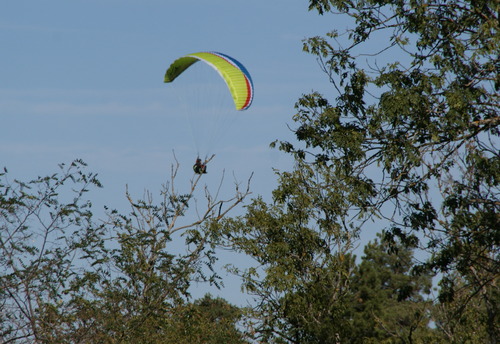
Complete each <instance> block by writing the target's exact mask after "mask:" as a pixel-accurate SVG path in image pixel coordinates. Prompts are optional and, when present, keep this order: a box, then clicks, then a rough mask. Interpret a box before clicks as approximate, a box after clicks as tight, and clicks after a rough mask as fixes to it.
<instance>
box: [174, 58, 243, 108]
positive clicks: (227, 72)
mask: <svg viewBox="0 0 500 344" xmlns="http://www.w3.org/2000/svg"><path fill="white" fill-rule="evenodd" d="M197 61H203V62H205V63H207V64H208V65H210V66H211V67H212V68H214V69H215V70H216V71H217V72H218V73H219V74H220V75H221V76H222V78H223V79H224V81H225V82H226V85H227V87H228V88H229V91H230V92H231V96H232V97H233V100H234V105H235V106H236V110H246V109H248V107H250V104H252V100H253V83H252V78H251V77H250V74H249V73H248V71H247V70H246V68H245V67H244V66H243V65H242V64H241V63H240V62H238V61H237V60H235V59H233V58H232V57H230V56H227V55H224V54H221V53H216V52H203V53H194V54H189V55H186V56H183V57H181V58H179V59H177V60H175V61H174V62H173V63H172V64H171V65H170V67H169V68H168V69H167V72H166V73H165V82H172V81H174V80H175V78H177V77H178V76H179V75H181V74H182V73H183V72H184V71H185V70H186V69H188V68H189V67H190V66H191V65H192V64H193V63H195V62H197Z"/></svg>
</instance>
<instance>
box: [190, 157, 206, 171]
mask: <svg viewBox="0 0 500 344" xmlns="http://www.w3.org/2000/svg"><path fill="white" fill-rule="evenodd" d="M193 171H194V173H196V174H204V173H207V165H206V164H204V163H202V162H201V159H200V158H196V162H195V164H194V165H193Z"/></svg>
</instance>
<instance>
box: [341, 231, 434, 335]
mask: <svg viewBox="0 0 500 344" xmlns="http://www.w3.org/2000/svg"><path fill="white" fill-rule="evenodd" d="M379 238H380V240H381V241H380V242H378V240H375V241H374V242H372V243H369V244H368V245H366V246H365V249H364V256H363V258H362V261H361V263H360V264H359V266H358V268H357V269H356V270H355V274H354V277H353V281H352V282H351V288H352V290H353V299H352V304H351V307H352V310H351V312H352V313H351V319H352V333H351V335H350V338H349V343H383V342H391V343H431V342H436V341H437V339H438V338H439V337H438V335H437V334H436V333H435V332H436V331H433V330H431V328H430V321H431V311H432V309H433V301H432V299H431V298H430V294H431V287H432V276H431V275H413V274H412V273H411V268H412V267H413V259H414V257H413V252H412V250H411V249H408V248H407V247H404V246H403V245H401V244H399V243H398V244H397V245H395V246H393V247H392V248H390V247H389V245H388V244H387V242H385V241H384V239H383V236H382V235H381V234H380V235H379Z"/></svg>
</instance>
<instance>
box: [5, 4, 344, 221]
mask: <svg viewBox="0 0 500 344" xmlns="http://www.w3.org/2000/svg"><path fill="white" fill-rule="evenodd" d="M307 7H308V2H307V1H305V0H304V1H299V0H272V1H264V0H254V1H243V0H211V1H206V0H197V1H195V0H185V1H171V0H120V1H119V0H98V1H96V0H71V1H68V0H45V1H39V0H15V1H3V3H2V10H1V11H0V47H1V53H0V61H1V63H0V118H1V125H0V167H3V166H6V167H7V168H8V169H9V172H10V174H11V178H14V177H15V178H19V179H23V180H26V179H30V178H34V177H36V176H37V175H47V174H50V173H52V172H54V171H56V170H57V164H58V163H61V162H70V161H72V160H73V159H75V158H81V159H83V160H84V161H85V162H87V163H88V164H89V167H88V169H89V170H90V171H94V172H97V173H98V174H99V176H100V179H101V181H102V182H103V184H104V188H103V189H102V190H97V191H94V192H92V194H91V195H90V198H91V199H93V201H94V203H95V206H96V207H102V205H104V204H106V205H109V206H110V207H114V208H120V207H123V206H125V198H124V192H125V185H127V184H128V186H129V188H130V190H131V192H132V193H133V194H135V195H136V196H138V197H139V196H141V195H142V192H143V190H144V189H149V190H151V191H152V192H153V193H154V192H155V190H158V189H159V187H160V186H161V184H162V183H164V182H165V181H167V180H168V178H169V173H170V166H171V164H172V162H173V158H172V151H175V154H176V156H177V159H178V161H179V163H180V164H181V170H180V176H181V177H180V180H179V182H180V183H181V184H182V183H184V185H186V183H187V181H188V180H189V179H190V178H191V177H192V171H191V166H192V164H193V162H194V159H195V157H196V148H195V147H194V146H193V142H192V139H191V138H192V136H190V134H189V128H188V126H187V125H186V120H185V118H183V117H182V116H179V114H178V111H176V104H175V98H173V97H172V96H171V94H170V93H169V90H170V89H169V88H168V85H165V84H164V83H163V74H164V72H165V70H166V68H167V67H168V65H169V63H171V62H172V61H173V60H174V59H176V58H177V57H179V56H182V55H184V54H187V53H192V52H197V51H212V50H213V51H220V52H224V53H227V54H228V55H230V56H233V57H234V58H236V59H238V60H239V61H240V62H242V63H243V64H244V65H245V66H246V68H247V69H248V70H249V72H250V73H251V74H252V78H253V82H254V86H255V97H254V102H253V104H252V107H251V108H250V109H249V110H247V111H245V112H244V113H241V114H238V115H239V117H238V118H237V119H236V120H235V121H234V122H233V123H232V124H231V130H228V132H227V133H225V134H224V135H222V137H221V139H220V140H219V142H218V143H217V147H216V148H215V149H214V151H213V153H215V154H216V157H215V159H214V160H213V162H212V163H211V165H210V166H209V174H208V175H207V176H204V180H205V182H206V183H207V185H208V187H217V186H218V182H219V180H220V176H221V174H222V171H223V170H224V171H226V176H230V178H227V179H228V181H227V182H228V183H229V187H231V180H232V179H233V178H234V179H236V180H237V181H243V182H244V181H246V179H247V178H248V176H249V175H250V173H251V172H254V177H253V182H252V191H253V195H254V196H256V195H263V196H264V197H265V198H268V197H269V196H270V191H271V190H272V189H273V188H274V187H275V186H276V179H275V176H274V174H273V168H277V169H287V168H289V167H290V163H291V162H290V160H289V159H288V157H286V156H285V155H283V154H282V153H280V152H278V151H277V150H272V149H270V148H269V143H270V142H272V141H274V140H275V139H290V138H291V137H292V135H291V133H290V130H289V129H288V128H287V124H292V120H291V117H292V115H293V114H294V103H295V101H296V100H297V99H298V98H299V97H300V95H301V94H303V93H308V92H310V91H311V90H313V89H314V90H319V91H322V92H326V93H328V92H332V94H331V96H332V97H334V96H336V95H335V94H334V93H333V91H334V90H333V88H331V87H329V86H328V83H327V81H328V80H327V77H326V76H325V75H324V74H323V73H322V72H321V71H320V68H319V66H318V64H317V62H316V60H315V58H314V56H312V55H308V54H306V53H304V52H302V42H301V41H302V39H304V38H307V37H311V36H315V35H324V34H325V33H326V32H327V31H330V30H332V29H339V30H342V29H343V27H342V25H343V24H341V22H339V21H337V19H335V17H333V16H324V17H321V16H319V15H318V14H317V13H315V12H308V10H307ZM240 115H241V116H240ZM233 176H235V177H233ZM99 209H100V208H99ZM238 212H241V210H239V211H236V212H235V213H233V215H236V214H237V213H238Z"/></svg>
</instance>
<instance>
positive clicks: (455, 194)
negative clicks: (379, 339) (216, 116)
mask: <svg viewBox="0 0 500 344" xmlns="http://www.w3.org/2000/svg"><path fill="white" fill-rule="evenodd" d="M310 9H315V10H318V12H319V13H320V14H322V15H326V14H327V13H329V12H331V13H334V11H338V12H337V13H336V14H337V15H345V16H347V17H349V18H351V20H352V23H353V28H352V29H349V30H347V32H345V34H343V33H339V32H336V31H333V32H330V33H328V34H327V35H326V37H313V38H310V39H307V40H305V41H304V50H305V51H307V52H309V53H311V54H314V55H315V56H316V57H317V58H318V61H319V62H320V65H321V67H322V68H323V70H324V71H325V73H327V76H328V78H329V80H330V81H331V83H332V85H333V87H334V89H335V90H336V91H337V92H338V95H337V97H336V98H335V99H327V98H326V97H324V96H323V95H321V94H320V93H318V92H313V93H311V94H307V95H304V96H303V97H302V98H301V99H300V100H299V101H298V103H297V110H298V113H297V115H296V116H295V117H294V120H295V121H296V123H297V128H296V129H295V134H296V137H297V139H298V141H299V142H301V143H303V146H302V147H300V146H297V145H293V144H291V143H289V142H280V143H279V147H280V149H282V150H284V151H285V152H289V153H291V154H293V156H294V157H295V159H296V160H298V161H301V163H302V164H309V165H311V166H313V165H321V166H325V168H328V169H329V170H330V171H331V174H332V175H334V176H336V177H337V178H336V179H333V180H332V182H331V183H329V184H328V186H329V189H330V190H331V191H330V192H331V193H334V194H338V195H342V199H343V202H344V204H342V208H343V209H344V210H345V211H346V212H352V211H356V213H359V214H360V215H361V216H362V220H368V219H383V220H384V221H386V223H387V239H388V241H389V242H390V241H391V240H393V241H396V238H399V239H400V240H401V241H402V242H403V243H404V244H405V245H408V247H415V248H419V249H422V250H423V251H425V252H426V253H427V257H428V259H427V260H426V261H425V262H424V263H422V264H420V265H418V266H416V267H415V269H414V271H415V272H421V271H426V270H427V269H429V268H430V269H433V270H435V271H436V272H441V273H443V283H442V284H441V286H442V288H441V295H440V301H441V302H447V301H452V300H454V297H462V300H461V302H462V303H463V304H464V305H466V304H467V303H468V302H469V300H470V299H471V298H475V300H476V302H480V303H482V304H483V306H484V308H482V309H483V310H484V312H485V313H486V314H485V316H484V317H482V319H486V320H485V322H484V323H483V325H484V326H486V328H487V331H488V335H489V341H490V342H495V338H498V337H500V332H499V327H498V323H500V322H499V321H498V308H499V306H498V298H495V297H493V296H494V295H497V293H498V292H497V290H498V286H497V283H498V276H499V261H500V260H499V258H500V257H499V241H500V236H499V231H498V228H500V216H499V215H498V210H499V208H500V200H499V182H500V168H499V167H500V154H499V153H498V152H499V139H498V136H499V134H500V132H499V129H498V128H499V124H500V117H499V111H498V110H499V94H498V90H499V89H500V79H499V75H500V73H499V69H500V61H499V55H498V51H500V35H499V33H498V28H499V17H498V14H499V13H500V11H499V10H500V4H499V3H498V1H488V0H481V1H465V0H464V1H458V0H455V1H447V2H442V1H385V0H368V1H354V2H351V1H342V0H314V1H310ZM374 39H376V42H377V44H376V45H374V44H370V43H371V42H372V41H373V40H374ZM383 42H385V44H384V43H383ZM346 185H348V186H349V187H346ZM454 272H457V273H458V274H459V275H460V276H461V280H462V281H463V282H464V283H465V286H464V287H466V288H467V289H466V290H467V292H466V293H464V292H463V291H462V293H456V290H455V288H454V283H453V278H452V275H451V273H454ZM455 301H457V300H456V299H455ZM461 309H463V310H466V306H465V308H461ZM456 316H457V317H460V316H461V315H460V314H459V313H458V314H456Z"/></svg>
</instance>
